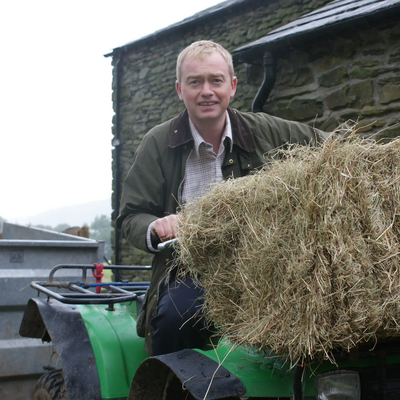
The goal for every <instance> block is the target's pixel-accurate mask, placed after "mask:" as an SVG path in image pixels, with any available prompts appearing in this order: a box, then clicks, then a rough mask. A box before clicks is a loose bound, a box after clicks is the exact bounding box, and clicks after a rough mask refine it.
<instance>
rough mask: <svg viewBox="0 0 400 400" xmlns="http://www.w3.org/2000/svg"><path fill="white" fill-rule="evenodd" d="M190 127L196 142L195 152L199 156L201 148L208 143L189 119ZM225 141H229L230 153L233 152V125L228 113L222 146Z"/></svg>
mask: <svg viewBox="0 0 400 400" xmlns="http://www.w3.org/2000/svg"><path fill="white" fill-rule="evenodd" d="M189 126H190V130H191V132H192V137H193V140H194V145H193V148H194V151H195V152H196V154H197V155H198V154H199V147H200V145H201V144H202V143H206V141H205V140H204V139H203V137H202V136H201V135H200V133H199V131H198V130H197V129H196V127H195V126H194V123H193V122H192V120H191V119H190V117H189ZM225 139H228V140H229V151H230V152H232V147H233V142H232V125H231V120H230V118H229V114H228V111H226V124H225V128H224V132H223V133H222V138H221V144H223V143H224V141H225Z"/></svg>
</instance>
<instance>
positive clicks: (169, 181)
mask: <svg viewBox="0 0 400 400" xmlns="http://www.w3.org/2000/svg"><path fill="white" fill-rule="evenodd" d="M176 71H177V81H176V90H177V93H178V96H179V98H180V99H181V100H182V101H183V103H184V105H185V110H184V111H182V112H181V113H180V114H179V115H178V116H177V117H175V118H173V119H171V120H170V121H167V122H165V123H163V124H161V125H158V126H156V127H155V128H153V129H152V130H150V131H149V132H148V133H147V134H146V135H145V137H144V138H143V140H142V142H141V144H140V146H139V147H138V149H137V151H136V153H135V156H134V160H133V165H132V167H131V169H130V171H129V173H128V175H127V178H126V180H125V183H124V189H123V194H122V200H121V210H122V211H121V214H120V216H119V217H118V220H117V226H118V227H120V228H121V229H122V234H123V236H124V237H125V238H126V239H127V240H128V242H129V243H131V244H132V245H134V246H136V247H138V248H140V249H144V250H146V251H150V252H154V253H155V257H154V261H153V267H152V279H151V283H150V287H149V290H148V291H147V293H146V297H145V301H144V304H143V310H142V312H141V314H140V316H139V319H138V326H137V328H138V333H139V334H140V335H142V336H145V338H146V339H145V348H146V351H147V352H148V353H149V354H150V355H159V354H165V353H169V352H173V351H178V350H181V349H184V348H191V347H196V348H203V347H204V346H205V345H207V343H208V341H209V331H208V330H207V329H206V327H205V322H204V318H201V305H202V300H201V295H202V288H200V287H198V286H195V285H194V284H193V282H192V281H191V279H190V278H186V280H185V281H184V282H179V281H178V282H177V281H176V279H175V274H174V271H172V273H171V274H170V275H168V277H167V276H166V271H167V270H168V266H169V265H170V263H171V260H172V258H173V254H172V250H171V249H165V250H162V251H157V245H158V244H159V243H160V242H163V241H165V240H168V239H171V238H174V237H175V234H176V221H177V218H178V217H177V212H178V210H179V207H182V206H184V204H185V203H186V201H187V200H189V199H195V198H196V197H198V196H200V195H202V194H204V193H205V192H206V191H207V190H208V189H209V187H210V185H213V184H215V183H217V182H220V181H222V180H223V179H226V178H237V177H241V176H245V175H247V174H249V173H250V172H251V171H253V170H254V169H256V168H259V167H261V166H262V165H263V164H265V162H266V159H265V155H266V154H268V152H270V151H272V150H274V149H276V148H277V147H280V146H283V145H285V144H287V143H301V144H306V143H310V142H315V141H318V140H320V139H321V132H318V131H316V130H315V129H313V128H311V127H309V126H307V125H303V124H300V123H297V122H289V121H285V120H282V119H279V118H276V117H272V116H269V115H267V114H264V113H258V114H253V113H241V112H239V111H237V110H234V109H231V108H230V107H229V102H230V99H231V98H232V97H233V96H234V94H235V91H236V85H237V78H236V77H235V76H234V72H233V64H232V57H231V55H230V53H229V52H228V51H226V50H225V49H224V48H223V47H222V46H220V45H219V44H217V43H214V42H211V41H198V42H195V43H192V44H191V45H190V46H189V47H187V48H186V49H184V50H183V51H182V53H181V54H180V55H179V57H178V60H177V68H176Z"/></svg>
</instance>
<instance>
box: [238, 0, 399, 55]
mask: <svg viewBox="0 0 400 400" xmlns="http://www.w3.org/2000/svg"><path fill="white" fill-rule="evenodd" d="M399 13H400V0H335V1H332V2H330V3H328V4H327V5H326V6H324V7H322V8H319V9H317V10H315V11H313V12H310V13H308V14H305V15H303V16H301V17H300V18H299V19H297V20H295V21H293V22H291V23H289V24H287V25H284V26H281V27H279V28H278V29H275V30H273V31H271V32H270V33H268V35H266V36H264V37H262V38H260V39H258V40H256V41H254V42H251V43H249V44H247V45H245V46H241V47H239V48H237V49H235V50H233V51H232V55H233V57H234V60H239V59H240V61H242V62H243V61H247V59H252V57H254V55H255V54H256V53H258V54H260V51H265V50H267V49H274V48H276V47H277V46H282V45H284V44H285V43H286V44H291V42H295V41H300V40H306V39H308V38H313V37H315V35H319V34H321V33H328V32H329V30H331V31H332V32H334V31H335V32H336V31H337V30H336V29H335V28H339V27H340V28H346V27H347V29H348V28H349V27H351V26H352V27H355V26H356V23H357V22H366V21H368V20H370V19H377V18H378V17H379V18H384V17H386V16H388V17H389V16H391V17H392V16H394V15H396V14H399Z"/></svg>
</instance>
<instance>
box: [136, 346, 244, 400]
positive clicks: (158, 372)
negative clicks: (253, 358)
mask: <svg viewBox="0 0 400 400" xmlns="http://www.w3.org/2000/svg"><path fill="white" fill-rule="evenodd" d="M176 378H177V379H179V381H178V385H176V384H174V383H173V382H174V380H175V381H176ZM182 389H185V390H187V391H188V392H189V393H190V394H191V395H192V396H193V397H194V398H195V399H196V400H203V399H204V400H217V399H223V398H238V397H240V396H243V395H244V394H245V392H246V389H245V387H244V385H243V384H242V382H241V381H240V380H239V378H237V377H236V376H235V375H233V374H232V373H231V372H229V371H228V370H227V369H226V368H224V367H223V366H221V365H219V364H218V363H216V362H215V361H214V360H211V359H210V358H208V357H207V356H205V355H204V354H201V353H199V352H197V351H195V350H190V349H187V350H181V351H178V352H176V353H171V354H165V355H161V356H154V357H149V358H147V359H145V360H144V361H143V362H142V363H141V364H140V366H139V368H138V369H137V371H136V373H135V375H134V377H133V379H132V383H131V387H130V391H129V396H128V400H143V399H162V398H166V399H181V398H182V399H184V398H186V397H185V396H186V395H187V392H186V395H185V394H181V396H182V397H180V395H179V393H178V391H179V390H180V392H182ZM163 396H165V397H163Z"/></svg>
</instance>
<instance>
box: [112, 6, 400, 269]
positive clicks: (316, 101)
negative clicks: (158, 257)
mask: <svg viewBox="0 0 400 400" xmlns="http://www.w3.org/2000/svg"><path fill="white" fill-rule="evenodd" d="M328 2H329V1H328V0H275V1H274V0H271V1H256V0H249V1H248V2H246V3H244V4H243V3H242V4H240V5H239V6H237V7H235V8H231V9H230V11H229V12H223V13H214V14H212V15H209V16H208V17H207V18H206V19H202V20H201V21H199V22H196V21H194V22H192V23H191V24H190V26H183V27H181V28H179V29H171V30H167V31H165V32H163V33H162V34H158V35H155V36H153V37H151V38H148V39H143V40H141V41H138V42H135V43H134V44H132V45H131V46H126V48H125V49H124V50H126V51H125V52H124V54H123V58H122V61H121V71H122V73H121V85H120V100H119V107H120V120H119V124H120V142H121V147H120V148H121V180H123V179H124V177H125V176H126V174H127V172H128V169H129V167H130V165H131V163H132V157H133V154H134V152H135V150H136V148H137V146H138V145H139V143H140V141H141V139H142V138H143V136H144V134H145V133H146V132H147V131H148V130H149V129H151V128H152V127H153V126H154V125H156V124H159V123H161V122H163V121H166V120H168V119H169V118H171V117H173V116H175V115H176V114H178V113H179V112H180V111H181V110H182V108H183V104H182V103H181V101H180V100H179V98H178V96H177V94H176V92H175V62H176V58H177V55H178V54H179V52H180V51H181V50H182V49H183V48H184V47H186V46H187V45H189V44H190V43H191V42H193V41H195V40H199V39H211V40H214V41H216V42H219V43H221V44H222V45H223V46H225V47H226V48H227V49H228V50H230V51H231V50H233V49H235V48H237V47H240V46H242V45H244V44H247V43H249V42H251V41H253V40H256V39H258V38H260V37H262V36H265V35H266V34H267V33H268V32H269V31H271V30H272V29H275V28H277V27H279V26H282V25H284V24H286V23H288V22H290V21H293V20H295V19H297V18H298V17H299V16H300V15H303V14H305V13H308V12H310V11H312V10H315V9H317V8H320V7H322V6H324V5H325V4H327V3H328ZM399 36H400V31H399V27H398V25H392V26H387V27H385V29H376V28H368V29H364V30H359V31H355V32H351V33H346V32H344V33H343V35H340V36H336V37H334V38H331V39H326V40H324V41H317V40H316V41H315V42H313V43H306V44H304V45H303V46H298V47H296V49H292V48H282V49H280V50H279V52H277V53H275V55H276V57H277V78H276V84H275V87H274V89H273V91H272V93H271V95H270V98H269V100H268V101H267V103H266V105H265V108H264V109H265V111H266V112H268V113H270V114H273V115H277V116H280V117H282V118H287V119H295V120H299V121H303V122H305V123H308V124H312V125H316V126H317V127H320V128H323V129H325V130H333V129H334V128H336V127H337V125H339V124H340V123H342V122H344V121H346V120H347V119H350V118H351V119H354V120H356V119H358V118H360V121H361V122H362V123H363V124H367V123H369V124H370V125H369V127H367V128H365V130H367V131H368V132H372V131H373V130H374V129H378V128H382V127H384V126H388V125H392V124H394V123H395V122H396V121H397V120H398V117H397V115H396V114H397V113H398V110H399V106H400V90H399V86H398V83H399V78H398V77H397V75H398V68H397V66H396V63H397V62H398V60H399V57H400V47H399V43H400V41H399ZM117 60H118V58H117V57H113V65H114V69H113V77H114V83H113V101H114V109H115V107H116V97H115V96H116V91H115V82H116V70H117V68H116V63H117ZM235 69H236V75H237V77H238V90H237V92H236V95H235V98H234V99H233V101H232V107H235V108H238V109H240V110H242V111H246V110H250V107H251V104H252V101H253V99H254V96H255V94H256V93H257V90H258V88H259V86H260V83H261V81H262V68H261V67H257V66H255V67H252V68H248V67H246V66H245V65H237V66H235ZM113 122H114V126H113V133H114V135H115V123H116V121H115V118H114V121H113ZM113 171H114V182H113V188H115V183H116V182H115V179H116V174H115V156H114V161H113ZM116 201H117V199H116V195H115V192H114V193H113V209H114V210H115V205H116ZM118 201H119V199H118ZM115 217H116V215H113V219H114V220H115ZM118 262H119V263H120V264H148V263H149V262H150V258H149V256H148V255H147V254H144V253H142V252H139V251H138V250H135V251H133V250H132V248H130V247H129V246H128V244H127V243H126V242H125V240H121V246H120V257H119V260H118Z"/></svg>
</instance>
